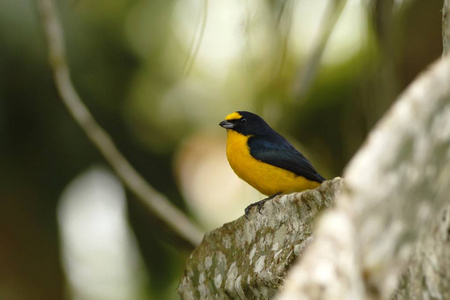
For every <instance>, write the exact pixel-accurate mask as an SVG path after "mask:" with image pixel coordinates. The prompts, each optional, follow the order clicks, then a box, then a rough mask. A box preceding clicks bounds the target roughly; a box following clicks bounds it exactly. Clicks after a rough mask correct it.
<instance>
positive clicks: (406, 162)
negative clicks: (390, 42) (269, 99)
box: [281, 56, 450, 299]
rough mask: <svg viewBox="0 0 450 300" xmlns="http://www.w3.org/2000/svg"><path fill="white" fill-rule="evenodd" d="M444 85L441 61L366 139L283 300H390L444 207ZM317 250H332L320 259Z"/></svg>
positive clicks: (449, 132) (447, 147) (448, 125)
mask: <svg viewBox="0 0 450 300" xmlns="http://www.w3.org/2000/svg"><path fill="white" fill-rule="evenodd" d="M449 82H450V57H449V56H447V57H446V58H444V59H442V60H440V61H438V62H437V63H435V64H434V65H432V67H431V68H430V69H429V70H428V71H426V72H424V73H423V74H422V75H421V76H419V77H418V78H417V79H416V80H415V81H414V82H413V83H412V84H411V85H410V86H409V87H408V89H407V90H406V91H405V92H404V93H403V94H402V95H401V96H400V97H399V99H398V101H397V102H396V103H395V105H394V106H393V107H392V108H391V109H390V111H389V112H388V113H387V114H386V115H385V116H384V118H383V119H382V120H381V122H379V124H378V125H377V126H376V128H375V129H374V130H373V131H372V132H371V134H370V135H369V138H368V140H367V141H366V143H365V145H364V146H363V147H362V148H361V149H360V151H359V152H358V153H357V154H356V156H355V157H354V158H353V159H352V161H351V162H350V164H349V166H348V167H347V170H346V172H345V174H344V177H345V183H346V189H345V191H344V192H343V193H342V195H341V197H340V198H339V199H338V200H337V206H336V208H334V209H332V210H330V211H329V212H328V213H327V214H325V215H324V217H323V218H321V219H320V221H319V222H320V223H319V227H318V229H317V230H316V232H315V236H316V239H315V242H313V243H312V244H311V245H310V247H308V249H307V250H306V252H305V255H304V256H303V257H302V260H301V261H300V263H299V265H298V266H296V267H295V268H296V269H297V268H298V270H297V271H295V272H292V274H291V276H289V278H288V279H287V282H286V290H285V292H284V294H282V297H281V299H286V298H285V296H286V295H290V296H292V295H297V296H299V297H301V296H302V295H310V293H311V291H316V292H318V293H319V294H318V295H320V297H324V298H325V297H330V296H335V297H330V298H333V299H337V298H339V299H352V298H353V297H354V296H355V295H357V296H358V297H363V296H364V295H367V296H370V297H381V298H383V299H386V298H388V297H390V296H391V294H392V292H393V291H394V290H395V289H396V287H397V284H398V278H399V275H400V274H401V272H402V270H403V269H404V268H405V266H406V265H407V263H408V262H409V257H410V255H411V253H412V249H413V246H414V245H415V244H416V243H417V240H418V238H419V233H420V232H421V229H422V228H423V227H425V226H426V225H427V224H428V223H429V222H430V220H433V219H435V218H436V216H438V213H439V211H440V210H441V209H442V207H443V206H444V205H445V204H448V203H449V200H448V199H449V198H448V195H450V184H449V178H450V159H449V156H450V85H449V84H448V83H449ZM337 219H338V220H340V221H339V222H337V221H336V220H337ZM330 224H336V226H338V225H337V224H340V226H341V230H330V228H331V227H330V226H331V225H330ZM323 245H328V246H329V248H331V249H333V251H331V252H328V254H327V256H326V257H325V258H324V250H323V249H322V247H323ZM344 258H346V260H345V259H344ZM324 260H326V261H325V263H326V264H325V265H326V266H327V269H326V270H325V271H327V272H325V271H323V272H322V275H324V274H325V275H327V276H310V275H309V274H314V273H318V272H319V271H318V270H319V268H322V270H323V266H324ZM342 261H344V263H341V262H342ZM351 261H352V262H354V266H353V267H350V268H346V266H350V264H345V263H348V262H351ZM447 269H448V266H447ZM324 272H325V273H324ZM447 272H449V271H447ZM298 274H300V275H301V276H299V275H298ZM330 274H331V275H330ZM289 281H292V283H289ZM288 286H291V287H294V288H289V289H288ZM336 296H337V298H336ZM420 297H421V296H419V298H420ZM443 299H444V298H443Z"/></svg>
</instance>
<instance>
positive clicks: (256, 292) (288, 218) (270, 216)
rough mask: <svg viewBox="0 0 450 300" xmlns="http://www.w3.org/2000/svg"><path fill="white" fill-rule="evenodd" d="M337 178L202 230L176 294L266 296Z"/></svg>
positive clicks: (328, 200)
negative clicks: (246, 215) (260, 211)
mask: <svg viewBox="0 0 450 300" xmlns="http://www.w3.org/2000/svg"><path fill="white" fill-rule="evenodd" d="M342 185H343V180H342V179H341V178H335V179H333V180H330V181H325V182H324V183H323V184H322V185H321V186H320V187H318V188H317V189H315V190H310V191H305V192H303V193H294V194H289V195H282V196H279V197H276V198H274V199H272V200H271V201H268V202H266V203H265V205H264V208H263V210H262V214H259V213H258V212H257V210H256V209H253V210H252V212H251V214H250V216H249V220H247V219H245V218H244V217H243V216H242V217H240V218H239V219H237V220H235V221H233V222H230V223H227V224H224V225H223V226H222V227H221V228H218V229H216V230H214V231H211V232H209V233H207V234H206V235H205V237H204V239H203V241H202V243H201V244H200V245H199V246H198V247H197V248H196V249H195V250H194V252H193V253H192V255H191V257H190V258H189V260H188V262H187V265H186V270H185V272H184V274H183V276H182V278H181V282H180V285H179V288H178V292H179V294H180V296H181V298H182V299H229V298H232V299H270V298H273V297H274V296H275V294H276V292H277V291H278V289H279V287H280V285H281V284H282V283H283V280H284V277H285V274H286V272H287V270H288V269H289V267H290V266H291V265H292V264H293V262H294V261H295V259H296V258H297V257H298V256H300V255H301V254H302V252H303V251H304V249H305V247H306V246H307V245H308V244H309V243H310V242H311V240H312V236H311V234H312V231H313V224H314V220H315V218H316V217H317V216H318V215H319V214H320V213H321V211H322V210H323V209H324V208H326V207H329V206H331V205H332V204H333V203H334V201H335V198H336V196H337V195H338V194H339V192H340V191H341V189H342Z"/></svg>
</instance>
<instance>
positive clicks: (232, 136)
mask: <svg viewBox="0 0 450 300" xmlns="http://www.w3.org/2000/svg"><path fill="white" fill-rule="evenodd" d="M227 132H228V137H227V158H228V162H229V163H230V166H231V168H232V169H233V171H234V172H235V173H236V175H238V176H239V177H240V178H241V179H242V180H244V181H246V182H247V183H248V184H250V185H251V186H253V187H254V188H255V189H257V190H258V191H260V192H261V193H262V194H265V195H268V196H270V195H274V194H276V193H279V192H281V193H283V194H287V193H292V192H301V191H304V190H307V189H313V188H316V187H318V186H319V185H320V183H318V182H315V181H310V180H307V179H306V178H304V177H302V176H297V175H296V174H294V173H292V172H290V171H287V170H284V169H282V168H278V167H275V166H272V165H270V164H267V163H264V162H262V161H259V160H256V159H255V158H253V157H252V156H251V155H250V149H249V147H248V144H247V141H248V139H249V138H250V137H251V136H244V135H242V134H240V133H237V132H236V131H233V130H227Z"/></svg>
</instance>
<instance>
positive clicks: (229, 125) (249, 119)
mask: <svg viewBox="0 0 450 300" xmlns="http://www.w3.org/2000/svg"><path fill="white" fill-rule="evenodd" d="M219 125H220V126H222V127H223V128H226V129H229V130H234V131H236V132H239V133H240V134H243V135H253V136H257V135H261V134H265V133H268V132H270V131H273V130H272V128H270V126H269V125H268V124H267V123H266V121H264V120H263V118H261V117H260V116H258V115H257V114H254V113H251V112H248V111H236V112H234V113H231V114H229V115H228V116H226V118H225V120H224V121H222V122H220V123H219Z"/></svg>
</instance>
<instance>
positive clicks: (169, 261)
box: [0, 0, 442, 299]
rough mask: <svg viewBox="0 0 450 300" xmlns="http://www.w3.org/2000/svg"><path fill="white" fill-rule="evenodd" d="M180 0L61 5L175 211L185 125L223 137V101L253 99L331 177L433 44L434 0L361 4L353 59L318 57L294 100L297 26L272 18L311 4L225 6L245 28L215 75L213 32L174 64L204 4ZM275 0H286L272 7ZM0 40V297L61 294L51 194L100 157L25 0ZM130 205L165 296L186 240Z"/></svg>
mask: <svg viewBox="0 0 450 300" xmlns="http://www.w3.org/2000/svg"><path fill="white" fill-rule="evenodd" d="M214 1H215V0H210V1H209V6H208V11H207V14H208V15H207V17H208V19H209V22H208V20H207V21H206V24H205V32H204V36H203V38H204V39H208V38H211V37H214V38H215V39H218V40H220V38H221V37H220V36H214V29H215V28H216V27H214V26H213V25H211V24H214V20H216V19H214V18H219V17H220V15H221V14H220V12H219V13H218V12H217V11H215V9H216V8H217V6H215V5H217V4H215V2H214ZM181 2H182V1H162V0H151V1H150V0H135V1H126V0H100V1H83V0H77V1H66V0H64V1H58V7H59V10H60V13H61V18H62V21H63V24H64V26H65V28H64V29H65V36H66V43H67V49H68V54H69V59H70V64H71V67H72V75H73V80H74V82H75V85H76V87H77V89H78V91H79V93H80V95H82V98H83V100H84V101H85V103H86V104H87V105H88V107H89V108H90V109H91V110H92V112H93V114H94V116H95V117H96V119H97V120H98V121H99V123H100V124H101V125H102V126H103V127H104V128H105V129H106V130H107V131H108V132H109V133H110V134H111V136H112V137H113V139H114V140H115V142H116V143H117V145H118V147H119V149H120V150H121V151H122V152H123V154H124V155H125V156H126V157H127V158H128V159H129V160H130V162H131V163H132V164H133V165H134V166H135V167H136V168H137V170H138V171H139V172H140V173H141V174H142V175H143V176H144V177H145V178H146V179H147V180H148V181H149V182H150V183H151V184H152V185H153V186H154V187H155V188H156V189H157V190H159V191H161V192H163V193H164V194H166V195H167V196H168V197H169V198H170V199H171V200H172V201H173V202H174V203H175V204H176V205H177V206H179V207H180V208H181V209H186V206H185V204H184V201H183V198H184V197H183V195H182V193H181V191H180V189H179V185H178V182H177V179H176V178H177V175H176V174H175V172H174V166H173V164H174V156H175V154H176V153H177V151H178V150H179V148H180V145H181V144H182V142H183V140H184V139H185V138H186V137H188V136H190V135H193V134H195V133H196V132H199V131H205V130H207V131H211V132H212V134H214V135H216V134H217V135H219V134H221V136H222V137H223V138H225V136H224V134H223V132H222V131H220V129H219V128H217V123H218V122H219V121H220V120H222V118H223V117H224V116H225V115H226V114H227V113H229V112H231V111H233V110H238V109H249V110H253V111H255V112H257V113H259V114H261V115H263V116H264V117H265V118H266V119H267V120H268V121H269V122H270V123H271V124H273V125H274V127H275V128H277V129H278V130H279V131H281V132H283V134H285V135H287V136H289V137H291V138H292V139H294V140H297V141H300V144H301V145H302V147H303V148H302V149H305V152H306V153H308V157H310V158H311V160H312V161H313V162H314V164H315V165H317V167H318V169H319V170H321V172H322V173H323V174H324V175H325V176H326V177H328V178H331V177H334V176H337V175H339V174H341V172H342V169H343V168H344V166H345V165H346V163H347V162H348V161H349V159H350V158H351V157H352V155H353V154H354V152H355V151H356V150H357V149H358V147H359V146H360V145H361V143H362V142H363V140H364V138H365V137H366V135H367V133H368V132H369V130H370V128H371V127H372V126H373V125H374V123H375V122H376V121H377V120H378V119H379V118H380V116H381V115H382V114H383V113H384V112H385V111H386V110H387V108H388V107H389V106H390V104H391V103H392V102H393V101H394V100H395V97H396V96H397V95H398V94H399V93H400V92H401V91H402V90H403V89H404V87H405V86H407V85H408V83H409V82H410V81H411V80H412V79H413V78H414V77H415V76H416V75H417V74H418V72H420V71H421V70H422V69H423V68H424V67H425V66H426V65H428V64H429V63H430V62H432V61H433V60H435V59H436V58H438V57H439V56H440V53H441V31H440V30H441V29H440V26H441V23H440V22H441V21H440V20H441V15H440V9H441V6H442V5H441V3H440V2H439V1H420V0H409V1H393V0H391V1H390V0H380V1H362V2H363V3H362V4H361V5H362V7H363V8H364V10H363V12H362V13H363V14H364V19H365V20H367V22H366V23H365V25H364V24H362V25H360V26H364V28H363V32H364V43H363V44H362V45H361V46H360V49H359V50H358V51H356V52H355V54H354V55H353V56H352V57H350V58H349V59H345V60H342V61H339V62H338V63H333V64H326V65H324V66H322V67H321V68H320V69H319V72H318V76H317V78H316V79H315V81H314V84H313V85H312V87H311V89H310V90H309V91H307V93H306V94H305V95H304V96H302V97H299V96H298V95H297V94H296V93H295V92H294V89H293V85H294V84H295V80H296V79H297V77H298V76H297V75H298V72H299V70H301V67H302V65H304V63H305V61H304V60H305V59H306V58H307V55H299V53H296V49H297V48H295V47H293V46H291V45H292V44H293V39H297V38H298V39H300V40H301V39H302V37H301V36H298V37H297V36H292V35H290V36H289V38H288V40H287V41H288V42H287V43H284V42H283V41H284V38H285V37H286V36H287V35H288V34H289V33H287V31H286V30H287V29H286V28H288V29H289V28H290V27H289V24H290V26H294V25H296V23H295V22H294V23H289V22H287V21H283V22H284V23H283V22H281V23H280V18H281V20H286V19H287V18H289V15H290V14H293V13H294V9H293V8H292V7H293V6H294V5H300V4H301V5H303V6H302V7H304V9H307V8H308V5H305V4H304V2H305V1H303V2H302V1H298V3H295V1H281V0H276V1H266V2H260V3H259V2H258V3H257V4H255V3H254V1H253V2H252V1H247V2H246V3H250V4H251V5H248V6H247V7H246V6H245V5H244V6H239V5H240V4H235V6H234V8H233V9H234V10H235V11H236V12H234V15H237V16H239V18H241V19H240V20H239V22H237V24H243V25H242V26H241V27H240V26H238V27H237V28H238V29H239V28H240V30H241V31H243V32H244V33H245V34H241V35H242V37H243V38H242V39H241V43H242V45H241V46H240V48H239V49H241V50H239V51H240V52H239V51H238V54H235V58H234V60H228V61H227V71H226V72H223V73H222V74H221V73H220V72H219V69H217V71H214V70H216V69H215V68H222V69H223V68H224V63H223V62H222V63H221V62H220V57H214V56H212V57H213V59H211V58H209V60H208V59H206V58H205V55H206V54H205V53H208V51H210V52H213V50H214V48H211V49H208V48H207V46H208V45H209V44H208V43H207V42H205V44H200V50H199V53H198V55H197V57H195V61H194V64H193V67H192V69H191V70H190V71H189V74H186V72H185V70H183V64H184V63H185V61H186V59H188V58H189V56H190V55H192V52H189V45H190V43H191V41H192V40H193V39H194V38H195V34H196V32H198V31H195V30H194V31H189V29H190V28H191V27H188V26H187V29H184V31H183V30H181V29H180V26H182V25H183V24H188V23H183V20H182V19H186V20H194V22H193V23H197V22H199V20H200V19H201V16H202V15H201V13H200V12H201V7H202V5H203V4H202V2H201V1H193V0H192V1H187V2H188V3H190V4H189V5H188V4H180V3H181ZM244 2H245V1H244ZM284 2H289V3H287V4H286V3H284ZM306 2H307V1H306ZM306 2H305V3H306ZM349 2H354V1H349ZM252 3H253V4H252ZM302 3H303V4H302ZM285 4H286V5H287V6H286V7H288V9H290V10H287V11H282V10H283V7H284V5H285ZM289 5H290V6H289ZM231 15H233V14H231ZM255 15H256V17H255ZM226 16H227V15H226ZM291 17H292V16H291ZM316 18H318V19H320V16H317V17H316ZM226 21H227V19H226V18H225V20H224V21H223V22H222V23H221V24H222V25H221V26H223V24H227V22H226ZM230 22H231V19H230ZM235 23H236V22H235ZM286 24H287V25H286ZM217 26H219V25H217ZM230 26H231V25H230ZM194 29H195V28H194ZM186 31H187V32H188V33H189V34H190V35H189V36H188V35H187V34H186V36H185V35H184V34H183V33H185V32H186ZM291 31H292V28H291ZM255 36H256V37H257V39H258V40H257V41H256V42H255ZM234 41H235V40H234ZM255 43H256V44H255ZM0 45H1V46H0V241H1V247H0V282H1V283H0V298H2V299H61V298H63V297H64V295H65V294H66V291H65V285H66V279H65V278H66V277H65V275H64V272H63V270H62V265H61V260H60V238H59V229H58V223H57V217H56V211H57V210H56V209H57V205H58V201H59V197H60V195H61V193H62V191H63V190H64V188H65V187H66V186H67V185H68V183H69V182H70V181H71V180H72V179H73V178H74V177H76V176H77V175H79V174H80V173H81V172H83V171H84V170H86V169H87V168H89V167H90V166H91V165H93V164H98V163H104V161H103V159H102V157H100V155H99V154H98V152H97V151H96V149H95V148H94V147H93V146H92V145H91V144H90V142H89V141H88V140H87V139H86V137H85V135H84V133H83V132H82V131H81V130H80V129H79V128H78V126H77V125H76V124H75V123H74V122H73V120H72V119H71V118H70V117H69V114H68V113H67V111H66V110H65V108H64V107H63V105H62V103H61V102H60V100H59V98H58V95H57V93H56V90H55V87H54V84H53V80H52V77H51V72H50V70H49V68H48V65H47V58H46V48H45V40H44V39H43V37H42V34H41V30H40V24H39V17H38V14H37V8H36V3H35V2H34V1H31V0H14V1H8V0H6V1H1V2H0ZM205 45H206V46H205ZM202 46H204V47H203V48H202ZM234 46H235V45H230V48H233V47H234ZM255 48H256V49H255ZM305 51H306V50H305ZM235 52H236V51H235ZM306 52H307V51H306ZM214 59H215V60H216V61H217V65H216V66H215V65H214V64H211V61H213V62H214V61H215V60H214ZM217 66H219V67H217ZM211 74H218V75H217V76H216V77H215V76H213V75H211ZM127 201H128V208H129V219H130V223H131V225H132V228H133V230H134V233H135V235H136V238H137V241H138V245H139V248H140V252H141V255H142V257H143V261H144V262H145V269H146V270H147V272H148V273H149V276H148V278H149V280H148V282H147V284H148V287H147V289H146V291H145V292H144V294H143V297H144V298H151V297H154V298H158V297H162V296H167V294H166V291H167V289H172V290H171V291H172V295H174V294H175V291H174V290H173V286H172V285H171V284H173V282H174V281H176V279H177V278H178V276H179V274H180V272H181V271H182V270H183V264H184V259H185V258H186V256H187V255H188V253H189V252H188V251H187V249H186V245H183V244H182V243H181V242H180V241H179V240H178V239H177V238H176V237H174V236H171V235H170V234H169V233H168V231H167V230H166V229H165V228H164V226H163V225H162V224H160V222H158V221H157V220H154V218H153V217H152V216H151V214H149V213H148V211H146V210H145V209H143V207H142V206H141V205H140V204H139V203H138V202H136V201H134V199H133V197H132V196H130V195H128V199H127ZM183 249H184V250H183Z"/></svg>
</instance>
